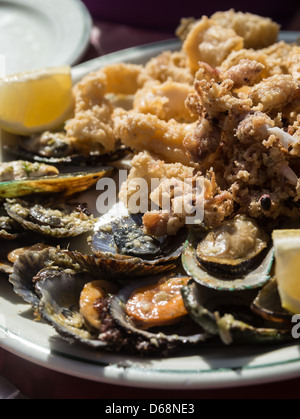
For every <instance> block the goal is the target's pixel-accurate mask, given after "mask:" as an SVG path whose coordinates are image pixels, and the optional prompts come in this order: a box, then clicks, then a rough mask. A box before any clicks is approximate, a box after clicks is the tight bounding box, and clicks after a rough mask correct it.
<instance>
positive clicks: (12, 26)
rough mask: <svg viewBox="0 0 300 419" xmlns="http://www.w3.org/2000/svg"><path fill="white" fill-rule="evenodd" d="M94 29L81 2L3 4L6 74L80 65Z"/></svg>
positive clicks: (13, 0)
mask: <svg viewBox="0 0 300 419" xmlns="http://www.w3.org/2000/svg"><path fill="white" fill-rule="evenodd" d="M91 27H92V19H91V16H90V14H89V12H88V10H87V8H86V7H85V6H84V4H83V3H82V2H81V1H80V0H38V1H36V0H0V56H2V57H3V56H4V57H5V67H6V68H5V72H6V74H13V73H19V72H22V71H27V70H32V69H37V68H42V67H52V66H59V65H62V64H68V65H73V64H75V63H77V62H78V60H79V59H80V58H81V57H82V55H83V53H84V52H85V50H86V48H87V46H88V44H89V40H90V32H91Z"/></svg>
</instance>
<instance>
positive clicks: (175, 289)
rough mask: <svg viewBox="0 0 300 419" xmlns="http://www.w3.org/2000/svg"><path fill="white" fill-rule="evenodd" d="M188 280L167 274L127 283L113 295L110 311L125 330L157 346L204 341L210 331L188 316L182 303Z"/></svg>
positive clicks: (184, 277)
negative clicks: (167, 343)
mask: <svg viewBox="0 0 300 419" xmlns="http://www.w3.org/2000/svg"><path fill="white" fill-rule="evenodd" d="M187 280H188V278H187V277H186V276H181V275H174V274H170V275H167V276H164V275H163V276H162V275H159V276H158V277H153V276H152V277H147V278H143V280H141V281H139V282H138V284H137V283H136V282H134V283H130V284H128V285H127V286H125V287H124V288H122V289H121V290H120V291H119V292H118V294H117V295H116V296H114V297H113V298H112V301H111V306H110V312H111V315H112V317H113V318H114V319H115V321H116V322H117V324H118V325H119V326H121V327H122V328H123V329H124V330H127V331H129V332H130V333H132V334H133V335H135V336H143V337H145V338H147V339H152V340H153V341H155V342H156V343H155V344H156V345H157V346H160V345H161V344H165V343H166V342H170V343H172V344H174V345H180V344H187V343H190V344H192V343H194V344H195V343H199V342H204V341H206V340H207V339H208V338H209V337H210V334H209V333H206V332H204V331H203V329H202V328H201V327H200V328H199V327H197V325H196V324H194V322H193V321H191V319H190V318H188V316H187V312H186V310H185V308H184V307H183V304H182V303H183V301H182V298H181V294H180V290H181V287H182V286H183V285H184V284H185V283H186V281H187ZM168 288H169V289H168ZM156 291H157V292H156ZM166 305H167V307H166ZM185 321H186V322H185ZM174 324H175V325H174ZM155 326H160V327H159V328H158V329H157V328H156V327H155ZM162 326H164V327H162Z"/></svg>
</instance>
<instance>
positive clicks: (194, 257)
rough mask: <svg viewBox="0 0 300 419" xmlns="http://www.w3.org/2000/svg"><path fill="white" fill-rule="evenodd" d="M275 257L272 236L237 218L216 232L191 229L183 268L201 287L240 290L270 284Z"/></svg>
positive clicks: (249, 220) (249, 222)
mask: <svg viewBox="0 0 300 419" xmlns="http://www.w3.org/2000/svg"><path fill="white" fill-rule="evenodd" d="M273 256H274V252H273V248H272V246H271V240H270V239H269V236H268V235H267V234H266V233H265V232H263V231H262V230H261V229H260V228H259V227H258V225H257V224H256V222H255V221H254V220H252V219H249V218H248V217H244V216H236V217H235V218H234V219H232V220H229V221H227V222H225V223H224V224H223V225H222V226H221V227H219V228H217V229H213V230H208V231H207V230H206V229H204V228H202V227H200V228H192V229H191V232H190V234H189V237H188V240H187V242H186V244H185V247H184V251H183V254H182V264H183V267H184V269H185V270H186V272H187V273H188V274H189V275H190V276H191V277H193V278H194V279H195V281H197V282H199V283H200V284H203V285H206V286H207V287H211V288H216V289H220V290H239V289H249V288H258V287H261V286H262V285H264V284H265V283H267V282H268V281H269V279H270V270H271V267H272V263H273Z"/></svg>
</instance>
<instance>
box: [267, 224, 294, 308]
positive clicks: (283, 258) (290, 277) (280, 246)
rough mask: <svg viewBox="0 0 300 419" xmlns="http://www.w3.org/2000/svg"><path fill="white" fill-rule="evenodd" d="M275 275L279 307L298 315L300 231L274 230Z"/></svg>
mask: <svg viewBox="0 0 300 419" xmlns="http://www.w3.org/2000/svg"><path fill="white" fill-rule="evenodd" d="M272 238H273V245H274V253H275V275H276V280H277V285H278V292H279V296H280V299H281V305H282V307H283V308H285V309H286V310H288V311H290V312H291V313H300V277H299V272H300V230H298V229H290V230H274V231H273V234H272Z"/></svg>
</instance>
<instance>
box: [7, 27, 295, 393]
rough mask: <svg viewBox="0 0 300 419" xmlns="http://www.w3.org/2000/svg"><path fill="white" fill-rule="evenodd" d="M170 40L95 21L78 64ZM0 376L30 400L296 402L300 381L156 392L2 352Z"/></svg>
mask: <svg viewBox="0 0 300 419" xmlns="http://www.w3.org/2000/svg"><path fill="white" fill-rule="evenodd" d="M289 29H293V30H299V29H300V25H299V26H298V25H296V26H295V23H293V27H291V28H289ZM171 37H172V34H170V33H167V32H152V31H150V30H141V29H138V28H132V27H128V26H126V25H117V26H116V25H112V24H109V23H107V22H96V21H95V22H94V26H93V29H92V33H91V40H90V45H89V46H88V49H87V51H86V53H85V55H84V57H82V58H81V61H82V62H84V61H87V60H90V59H92V58H96V57H98V56H100V55H104V54H107V53H110V52H113V51H116V50H121V49H124V48H128V47H132V46H136V45H141V44H145V43H149V42H155V41H161V40H166V39H170V38H171ZM0 346H1V341H0ZM0 374H1V375H3V376H4V377H5V378H7V379H8V380H10V381H11V382H12V383H13V384H14V385H15V386H17V387H18V388H19V390H20V391H21V392H23V393H24V394H25V395H26V396H27V397H29V398H33V399H106V400H108V399H148V400H149V399H151V400H158V399H173V400H175V399H224V398H225V399H245V398H251V399H259V398H272V399H298V398H299V387H300V377H299V379H292V380H287V381H281V380H280V377H278V379H279V381H278V382H272V383H269V384H261V385H252V386H242V387H234V388H225V389H224V388H222V389H214V390H211V389H210V390H161V389H159V390H158V389H157V390H156V389H141V388H132V387H125V386H117V385H108V384H102V383H98V382H94V381H89V380H85V379H81V378H77V377H73V376H70V375H66V374H63V373H60V372H56V371H53V370H50V369H47V368H44V367H41V366H39V365H37V364H33V363H31V362H28V361H26V360H24V359H22V358H20V357H18V356H16V355H14V354H12V353H9V352H7V351H6V350H4V349H2V348H0Z"/></svg>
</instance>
